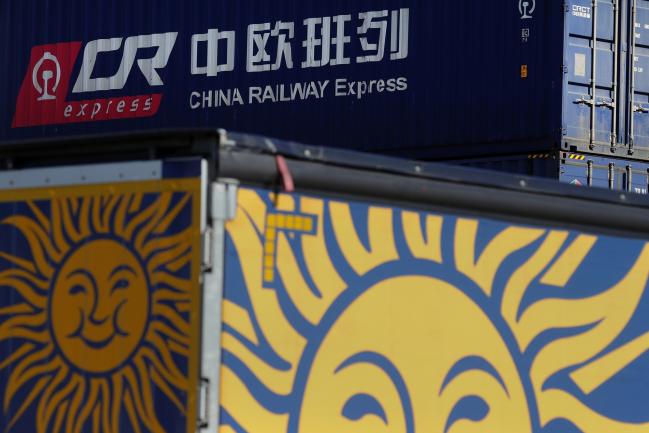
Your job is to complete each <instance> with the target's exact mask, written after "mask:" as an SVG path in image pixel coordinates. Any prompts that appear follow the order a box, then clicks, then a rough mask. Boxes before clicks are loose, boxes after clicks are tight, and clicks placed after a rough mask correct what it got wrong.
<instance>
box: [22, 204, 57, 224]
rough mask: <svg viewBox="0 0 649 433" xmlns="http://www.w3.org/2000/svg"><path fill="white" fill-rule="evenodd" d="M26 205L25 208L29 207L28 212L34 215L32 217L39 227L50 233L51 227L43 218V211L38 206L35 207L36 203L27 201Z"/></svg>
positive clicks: (44, 217)
mask: <svg viewBox="0 0 649 433" xmlns="http://www.w3.org/2000/svg"><path fill="white" fill-rule="evenodd" d="M26 203H27V206H28V207H29V210H31V211H32V213H33V214H34V216H35V217H36V219H37V220H38V223H39V224H40V225H41V227H42V228H43V230H45V231H47V232H49V231H51V230H52V226H51V225H50V221H49V219H48V218H47V217H46V216H45V214H43V211H42V210H41V209H40V208H39V207H38V206H36V203H34V202H33V201H31V200H28V201H27V202H26Z"/></svg>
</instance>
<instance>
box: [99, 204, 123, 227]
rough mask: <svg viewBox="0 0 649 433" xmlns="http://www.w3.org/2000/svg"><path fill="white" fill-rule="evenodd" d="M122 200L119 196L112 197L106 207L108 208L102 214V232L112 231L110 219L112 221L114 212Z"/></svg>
mask: <svg viewBox="0 0 649 433" xmlns="http://www.w3.org/2000/svg"><path fill="white" fill-rule="evenodd" d="M120 200H121V197H120V196H118V195H112V196H110V199H109V201H108V204H107V205H106V208H105V209H104V210H103V212H102V219H101V232H102V233H108V232H109V231H110V219H111V217H112V215H113V211H114V210H115V207H117V205H118V204H119V202H120Z"/></svg>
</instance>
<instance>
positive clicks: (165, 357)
mask: <svg viewBox="0 0 649 433" xmlns="http://www.w3.org/2000/svg"><path fill="white" fill-rule="evenodd" d="M157 343H158V345H157V346H156V349H157V352H159V353H160V356H159V357H158V356H156V355H155V353H153V351H152V350H151V349H150V348H148V347H143V348H142V349H141V352H140V355H139V356H138V357H137V358H136V361H137V360H138V359H139V358H142V359H147V360H148V361H149V362H150V363H151V365H153V366H154V367H155V369H156V370H157V371H158V372H159V373H160V374H162V376H163V377H164V378H165V379H167V381H168V382H169V383H171V384H172V385H174V386H175V387H176V388H178V389H181V390H187V389H188V388H189V385H188V383H187V378H186V377H185V376H184V375H183V373H182V372H181V371H180V370H178V367H177V366H176V364H175V363H174V361H173V358H172V357H171V353H169V350H168V349H167V348H166V346H165V345H164V344H162V343H161V341H159V342H157Z"/></svg>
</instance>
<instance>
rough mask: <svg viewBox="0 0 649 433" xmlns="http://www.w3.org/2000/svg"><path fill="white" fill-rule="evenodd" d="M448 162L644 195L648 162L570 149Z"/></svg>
mask: <svg viewBox="0 0 649 433" xmlns="http://www.w3.org/2000/svg"><path fill="white" fill-rule="evenodd" d="M447 162H449V163H451V164H457V165H463V166H470V167H476V168H483V169H488V170H496V171H503V172H507V173H513V174H523V175H529V176H540V177H547V178H554V179H557V180H560V181H561V182H564V183H570V184H573V185H577V186H594V187H599V188H607V189H613V190H620V191H631V192H634V193H637V194H647V193H648V191H649V163H645V162H641V161H632V160H628V159H621V158H608V157H602V156H596V155H587V154H580V153H572V152H546V153H532V154H527V155H511V156H507V157H501V158H475V159H464V160H456V161H447Z"/></svg>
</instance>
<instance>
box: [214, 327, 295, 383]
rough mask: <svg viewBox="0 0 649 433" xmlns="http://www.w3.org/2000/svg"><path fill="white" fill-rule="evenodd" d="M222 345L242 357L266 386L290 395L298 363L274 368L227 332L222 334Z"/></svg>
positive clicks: (239, 357) (238, 357)
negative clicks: (287, 367) (283, 368)
mask: <svg viewBox="0 0 649 433" xmlns="http://www.w3.org/2000/svg"><path fill="white" fill-rule="evenodd" d="M221 345H222V347H223V349H224V350H227V351H228V352H230V353H232V354H233V355H234V356H236V357H237V359H240V360H241V361H242V362H243V363H244V364H245V365H246V367H247V368H249V369H250V371H252V372H253V373H254V374H255V377H256V378H257V379H258V380H259V381H260V382H261V383H263V384H264V386H265V387H266V388H268V389H270V390H271V391H273V392H274V393H275V394H277V395H288V394H289V393H290V392H291V389H292V387H293V380H294V376H295V369H296V368H297V366H296V365H292V366H291V368H290V369H287V370H278V369H276V368H273V367H272V366H270V365H269V364H268V363H267V362H265V361H264V360H262V359H260V358H259V357H258V356H257V355H255V354H254V353H253V352H252V351H250V350H249V349H248V348H247V347H246V346H245V345H243V344H242V343H241V342H240V341H239V340H238V339H236V338H235V337H233V336H232V335H231V334H229V333H227V332H224V333H223V335H222V336H221Z"/></svg>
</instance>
